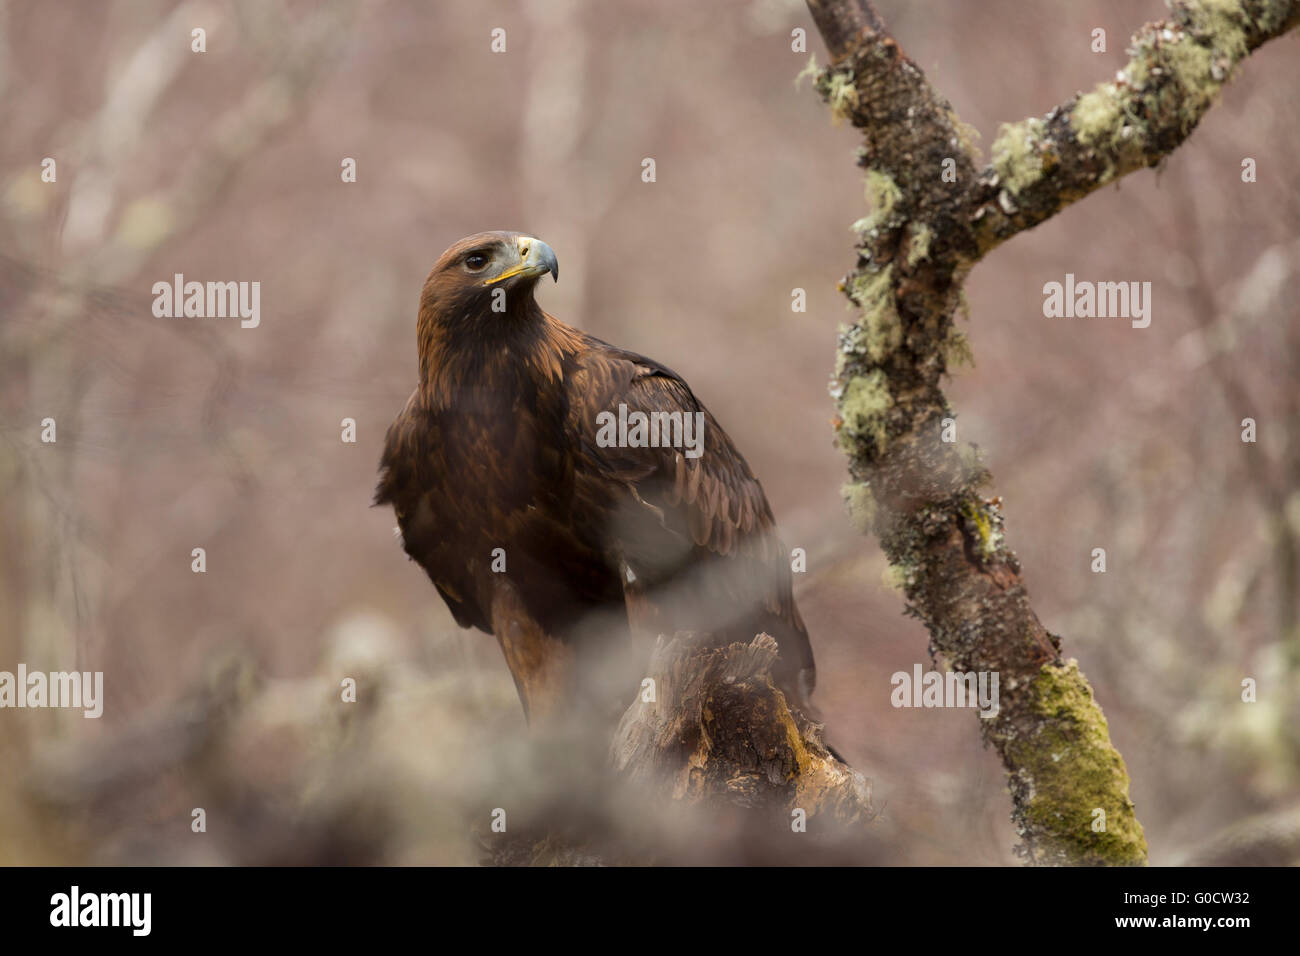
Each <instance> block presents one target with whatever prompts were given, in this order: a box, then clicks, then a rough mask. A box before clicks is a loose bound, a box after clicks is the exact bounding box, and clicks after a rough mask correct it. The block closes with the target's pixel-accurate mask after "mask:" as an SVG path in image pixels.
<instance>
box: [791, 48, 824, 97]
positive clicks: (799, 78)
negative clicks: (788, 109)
mask: <svg viewBox="0 0 1300 956" xmlns="http://www.w3.org/2000/svg"><path fill="white" fill-rule="evenodd" d="M820 73H821V67H819V66H818V65H817V54H816V53H810V54H808V64H807V66H805V67H804V68H803V69H802V70H800V71H799V72H798V73H796V74H795V77H794V88H795V89H796V90H797V89H799V85H800V84H801V83H803V81H804V80H810V81H812V84H813V87H814V88H816V86H817V77H818V75H819V74H820Z"/></svg>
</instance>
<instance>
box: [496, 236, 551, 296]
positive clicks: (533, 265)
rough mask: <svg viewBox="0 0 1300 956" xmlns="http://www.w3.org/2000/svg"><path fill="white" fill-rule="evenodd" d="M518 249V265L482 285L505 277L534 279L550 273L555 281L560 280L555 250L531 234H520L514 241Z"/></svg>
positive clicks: (503, 279)
mask: <svg viewBox="0 0 1300 956" xmlns="http://www.w3.org/2000/svg"><path fill="white" fill-rule="evenodd" d="M515 245H516V247H517V248H518V249H519V265H517V266H515V267H514V268H513V269H507V270H506V271H505V272H503V273H501V275H499V276H497V277H496V278H495V279H488V280H487V281H486V282H484V283H483V284H484V285H492V284H494V283H497V282H504V281H505V280H506V279H513V278H515V277H516V276H521V277H523V278H525V279H534V278H536V277H538V276H544V275H546V273H548V272H549V273H550V274H551V275H552V276H553V277H554V279H555V281H556V282H559V281H560V264H559V262H557V261H556V259H555V252H554V251H553V250H552V249H551V247H550V246H548V245H547V244H546V243H544V242H542V240H540V239H534V238H533V237H532V236H520V237H519V238H518V239H517V240H516V241H515Z"/></svg>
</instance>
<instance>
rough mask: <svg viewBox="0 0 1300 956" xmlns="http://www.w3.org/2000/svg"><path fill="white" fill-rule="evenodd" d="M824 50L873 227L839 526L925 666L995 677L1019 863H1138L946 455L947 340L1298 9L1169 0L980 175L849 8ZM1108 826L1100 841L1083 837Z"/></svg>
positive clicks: (1086, 735) (864, 10) (1158, 147)
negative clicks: (1041, 228) (926, 646)
mask: <svg viewBox="0 0 1300 956" xmlns="http://www.w3.org/2000/svg"><path fill="white" fill-rule="evenodd" d="M808 6H809V9H810V11H811V12H812V14H813V18H814V20H815V22H816V23H817V26H818V28H819V30H821V31H822V34H823V36H824V38H825V40H826V43H827V46H828V48H829V49H830V53H831V58H832V63H831V66H830V67H829V68H828V69H826V70H824V71H822V72H821V73H820V74H819V75H818V77H817V79H816V81H815V82H816V87H817V89H818V91H819V93H820V94H821V95H822V97H823V98H824V99H825V100H826V101H827V103H828V104H829V105H830V107H831V111H832V115H833V116H834V117H835V118H836V119H837V120H844V119H847V120H849V121H850V122H851V123H852V124H853V125H854V126H856V127H858V128H859V129H860V130H862V132H863V136H864V145H863V147H862V149H861V150H860V151H859V164H860V165H861V166H863V167H864V168H865V169H866V185H867V193H868V197H869V199H870V201H871V205H872V212H871V214H870V216H868V217H867V218H865V219H863V220H861V221H860V222H858V223H857V224H856V227H855V228H856V229H857V230H858V232H859V235H860V242H859V244H858V250H857V251H858V260H857V263H856V266H855V268H854V269H853V270H852V272H851V273H850V274H849V275H848V276H847V277H846V278H845V280H844V282H843V285H842V288H843V290H844V292H845V294H846V295H848V297H849V298H850V299H851V300H852V301H853V302H854V304H855V305H856V306H857V307H858V309H859V310H860V317H859V319H858V321H857V322H856V323H855V324H854V325H852V326H851V327H849V328H847V329H845V330H844V331H843V332H842V334H841V336H840V342H839V350H838V354H837V359H836V368H835V378H834V381H833V384H832V394H833V396H834V397H835V398H836V400H837V402H838V405H839V415H838V417H837V419H836V428H837V440H838V442H839V444H840V446H841V447H842V448H843V450H844V452H845V453H846V455H847V456H848V458H849V471H850V478H851V480H850V482H849V483H848V484H847V485H846V486H845V497H846V499H847V502H848V505H849V509H850V513H851V514H852V515H853V518H854V520H855V523H856V524H857V525H858V526H859V527H860V528H862V529H863V530H864V531H865V530H873V531H874V532H875V533H876V534H877V535H878V536H879V538H880V541H881V544H882V546H883V547H884V550H885V553H886V555H887V556H888V557H889V560H890V562H891V565H892V575H891V576H892V577H893V578H894V579H895V580H898V581H899V582H900V583H901V584H902V586H903V589H904V593H905V595H906V598H907V601H908V610H909V612H910V613H912V614H914V615H915V616H916V617H918V618H919V619H920V620H921V621H923V622H924V623H925V625H926V627H927V628H928V629H929V632H930V635H931V650H932V652H934V653H936V654H938V655H941V656H942V657H943V658H944V659H945V660H946V661H947V663H948V665H949V666H950V667H952V668H954V669H956V670H960V671H997V672H998V673H999V674H1000V678H1001V701H1000V703H1001V709H1000V711H999V713H998V715H997V716H996V717H994V718H992V719H985V720H981V728H982V731H983V734H984V737H985V739H986V740H987V741H988V742H989V743H991V744H992V745H993V746H994V747H995V748H996V749H997V751H998V753H999V755H1000V756H1001V758H1002V761H1003V764H1004V766H1005V768H1006V771H1007V775H1008V781H1009V784H1010V787H1011V792H1012V799H1013V813H1012V815H1013V819H1014V820H1015V822H1016V823H1017V826H1018V829H1019V832H1020V835H1021V840H1022V842H1021V846H1020V852H1021V853H1022V855H1024V856H1025V857H1026V859H1028V860H1029V861H1031V862H1035V863H1067V862H1068V863H1105V864H1134V863H1143V862H1145V860H1146V841H1145V838H1144V836H1143V833H1142V828H1141V825H1140V824H1139V823H1138V821H1137V818H1136V815H1135V813H1134V808H1133V805H1132V802H1131V801H1130V800H1129V796H1128V776H1127V773H1126V771H1125V769H1124V764H1123V761H1122V759H1121V758H1120V756H1119V754H1118V752H1116V750H1115V749H1114V747H1113V746H1112V745H1111V742H1110V736H1109V732H1108V729H1107V726H1106V721H1105V718H1104V716H1103V715H1102V713H1101V710H1100V708H1099V707H1098V706H1097V704H1096V702H1095V700H1094V699H1093V695H1092V690H1091V688H1090V687H1089V685H1088V682H1087V680H1086V679H1085V678H1084V676H1083V674H1082V673H1081V672H1080V671H1079V669H1078V666H1077V664H1076V663H1075V662H1074V661H1067V660H1063V659H1062V657H1061V655H1060V642H1059V640H1058V639H1057V638H1056V637H1055V636H1053V635H1051V634H1050V633H1048V631H1047V630H1046V628H1045V627H1044V626H1043V624H1042V622H1040V621H1039V620H1038V617H1037V616H1036V615H1035V614H1034V611H1033V609H1032V607H1031V606H1030V604H1029V600H1028V597H1027V595H1026V592H1025V589H1024V587H1023V585H1022V583H1021V578H1020V566H1019V563H1018V561H1017V559H1016V556H1015V554H1014V553H1013V552H1012V551H1011V550H1010V548H1009V547H1008V546H1007V544H1006V542H1005V540H1004V537H1003V534H1002V513H1001V504H1000V501H999V499H997V498H986V497H984V495H983V494H982V493H981V489H982V488H983V487H984V486H985V485H986V484H988V482H989V481H990V476H989V475H988V473H987V472H986V471H985V469H984V468H983V466H982V465H981V464H980V462H979V458H978V455H977V454H976V453H975V451H974V449H973V448H972V447H970V446H969V445H963V444H961V443H958V442H955V441H945V440H944V438H945V435H944V434H943V430H944V428H945V420H946V419H951V418H952V417H953V415H952V410H951V408H950V407H949V405H948V402H947V399H946V398H945V396H944V394H943V391H942V389H941V387H940V385H941V378H942V376H943V375H944V374H946V373H947V372H948V371H949V370H950V369H951V368H953V367H955V366H956V365H958V364H960V363H961V362H963V361H964V360H967V359H968V358H969V354H970V353H969V347H968V345H967V343H966V341H965V339H964V337H963V336H962V335H961V333H960V332H959V331H958V330H957V329H956V328H955V326H954V322H953V319H954V315H955V313H956V312H957V311H958V309H959V308H960V307H961V304H962V291H961V288H962V283H963V281H964V279H965V276H966V274H967V273H968V271H969V270H970V268H971V267H972V266H973V265H974V264H975V262H977V261H978V260H979V258H980V257H982V256H983V255H984V254H985V253H987V252H988V251H989V250H990V249H992V248H993V247H994V246H996V245H997V244H999V243H1000V242H1002V241H1005V240H1006V239H1008V238H1010V237H1011V236H1012V235H1014V234H1015V233H1016V232H1019V231H1020V230H1022V229H1027V228H1030V227H1032V226H1034V225H1036V224H1037V223H1039V222H1042V221H1043V220H1045V219H1047V218H1048V217H1050V216H1052V215H1053V214H1055V213H1056V212H1058V211H1059V210H1060V209H1062V208H1063V207H1064V206H1066V205H1068V204H1069V203H1070V202H1073V201H1074V200H1076V199H1079V198H1081V197H1083V196H1085V195H1087V194H1088V193H1089V192H1091V191H1092V190H1094V189H1097V188H1099V187H1100V186H1102V185H1105V184H1106V183H1108V182H1112V181H1114V180H1115V179H1117V178H1119V177H1120V176H1123V175H1125V174H1127V173H1129V172H1132V171H1134V170H1137V169H1141V168H1143V167H1145V166H1149V165H1152V164H1154V163H1156V162H1158V161H1159V160H1160V159H1161V158H1162V157H1163V156H1165V155H1167V154H1168V153H1169V152H1170V151H1171V150H1172V149H1174V148H1175V147H1176V146H1177V145H1178V144H1179V143H1181V142H1182V141H1183V140H1184V139H1185V138H1186V137H1187V135H1188V134H1189V133H1190V132H1191V130H1192V129H1193V128H1194V127H1195V125H1196V123H1197V122H1198V121H1199V119H1200V117H1201V116H1202V115H1203V114H1204V113H1205V111H1206V110H1207V109H1208V107H1209V105H1210V104H1211V103H1212V102H1213V99H1214V96H1215V94H1216V93H1217V91H1218V90H1219V88H1220V87H1221V86H1222V84H1223V83H1224V82H1226V80H1227V79H1228V77H1229V76H1230V74H1231V72H1232V70H1233V68H1234V67H1235V66H1236V65H1237V64H1238V63H1239V62H1240V61H1241V60H1242V59H1243V58H1244V57H1245V56H1247V55H1248V54H1249V52H1250V51H1251V50H1254V49H1255V48H1257V47H1258V46H1259V45H1260V44H1262V43H1263V42H1265V41H1266V40H1267V39H1269V38H1270V37H1273V36H1278V35H1280V34H1282V33H1284V32H1286V31H1287V30H1289V29H1291V28H1292V27H1294V26H1295V25H1296V23H1297V22H1300V0H1179V2H1174V3H1172V4H1171V16H1170V18H1169V19H1168V20H1167V21H1166V22H1163V23H1158V24H1153V25H1149V26H1147V27H1144V28H1143V29H1142V30H1141V31H1139V33H1138V34H1137V36H1136V37H1135V39H1134V44H1133V48H1132V56H1133V59H1132V61H1131V62H1130V64H1129V66H1128V67H1127V68H1126V69H1125V70H1124V71H1121V74H1120V76H1119V77H1118V78H1117V79H1115V80H1113V81H1110V82H1107V83H1103V84H1101V85H1100V86H1098V87H1097V89H1095V90H1094V91H1092V92H1091V93H1088V94H1084V95H1083V96H1080V97H1076V98H1075V99H1074V100H1072V101H1071V102H1069V103H1067V104H1066V105H1065V106H1062V107H1058V108H1057V109H1055V110H1053V111H1052V112H1051V113H1049V114H1048V115H1047V116H1046V117H1044V118H1041V119H1030V120H1025V121H1023V122H1022V123H1018V124H1015V125H1013V126H1009V127H1004V129H1003V132H1002V134H1001V135H1000V136H999V137H998V139H997V141H996V142H995V144H994V147H993V154H994V155H993V162H992V164H991V165H989V166H988V167H986V168H984V169H983V170H982V171H978V172H977V169H978V157H977V155H976V152H975V149H974V147H973V145H972V143H971V137H969V136H968V135H967V133H966V130H965V128H964V127H963V125H962V123H961V121H960V120H959V119H958V118H957V117H956V115H955V114H954V113H953V110H952V108H951V107H950V106H949V104H948V103H947V101H946V100H945V99H944V98H943V97H942V95H940V94H939V93H938V92H937V91H936V90H935V89H934V88H933V87H931V86H930V85H929V83H928V82H927V81H926V80H925V77H924V75H923V74H922V73H921V71H920V70H919V69H918V68H917V67H916V65H915V64H914V63H912V62H911V61H910V60H908V59H907V57H906V56H904V55H903V53H902V51H901V50H900V49H899V47H898V45H897V43H896V42H895V41H894V40H893V38H891V37H890V36H889V35H888V34H887V33H886V31H885V28H884V25H883V23H882V21H881V20H880V18H879V16H878V15H877V14H876V13H875V12H874V11H873V10H872V9H871V8H870V5H869V4H868V3H867V2H866V0H808ZM1099 810H1100V811H1103V812H1104V815H1105V817H1104V819H1105V829H1104V830H1100V829H1095V828H1094V826H1093V824H1094V821H1096V820H1098V819H1099V815H1098V814H1097V812H1096V811H1099Z"/></svg>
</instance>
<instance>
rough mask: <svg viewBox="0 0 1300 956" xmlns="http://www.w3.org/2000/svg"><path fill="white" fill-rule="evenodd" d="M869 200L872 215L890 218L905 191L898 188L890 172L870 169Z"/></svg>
mask: <svg viewBox="0 0 1300 956" xmlns="http://www.w3.org/2000/svg"><path fill="white" fill-rule="evenodd" d="M866 197H867V202H869V203H871V212H872V215H873V216H874V217H875V218H876V219H877V220H880V221H882V222H883V221H884V220H886V219H888V218H889V216H890V214H892V213H893V211H894V206H895V205H896V204H897V203H898V202H899V201H900V200H901V199H902V198H903V191H902V190H901V189H899V188H898V183H896V182H894V179H893V177H892V176H890V175H889V173H885V172H881V171H880V170H879V169H868V170H867V178H866Z"/></svg>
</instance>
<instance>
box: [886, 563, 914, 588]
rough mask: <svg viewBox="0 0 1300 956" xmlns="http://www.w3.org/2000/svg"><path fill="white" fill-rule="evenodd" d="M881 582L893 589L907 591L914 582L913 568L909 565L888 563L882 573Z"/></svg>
mask: <svg viewBox="0 0 1300 956" xmlns="http://www.w3.org/2000/svg"><path fill="white" fill-rule="evenodd" d="M880 583H881V584H883V585H884V586H885V587H887V588H889V590H891V591H906V590H907V586H908V585H909V584H911V583H912V568H911V567H910V566H909V565H900V564H887V565H885V570H884V571H882V572H881V573H880Z"/></svg>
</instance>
